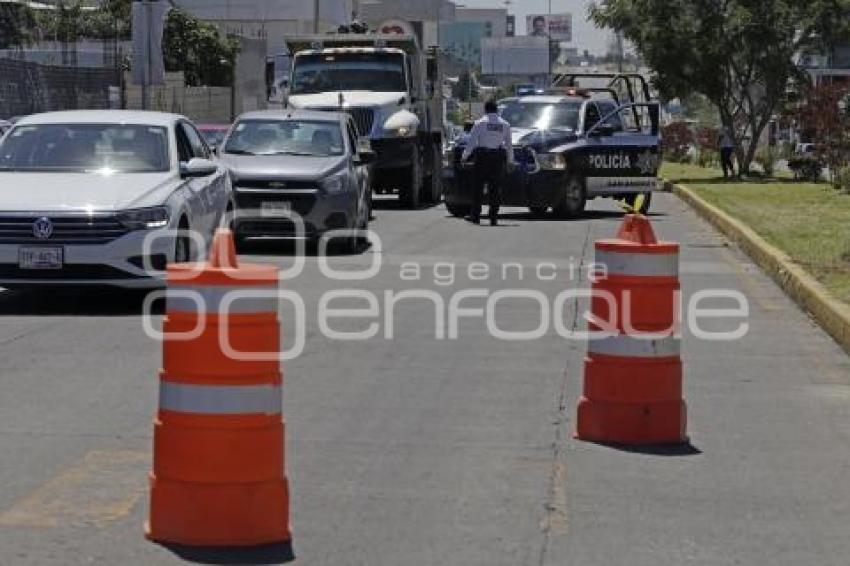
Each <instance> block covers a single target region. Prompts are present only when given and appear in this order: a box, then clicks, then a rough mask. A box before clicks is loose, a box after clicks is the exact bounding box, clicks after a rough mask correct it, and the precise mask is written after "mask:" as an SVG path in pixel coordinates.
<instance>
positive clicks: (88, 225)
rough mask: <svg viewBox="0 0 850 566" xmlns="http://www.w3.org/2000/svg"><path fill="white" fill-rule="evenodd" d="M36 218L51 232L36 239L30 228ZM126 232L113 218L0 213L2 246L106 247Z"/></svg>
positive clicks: (109, 216)
mask: <svg viewBox="0 0 850 566" xmlns="http://www.w3.org/2000/svg"><path fill="white" fill-rule="evenodd" d="M40 218H47V219H49V220H50V222H51V223H52V224H53V233H52V234H51V236H50V237H49V238H47V239H39V238H36V237H35V234H34V233H33V225H34V223H35V222H36V221H37V220H38V219H40ZM128 232H129V230H128V229H127V227H125V226H124V225H123V224H121V222H119V221H118V219H117V218H116V217H115V215H112V214H107V215H87V214H86V215H62V214H57V215H54V216H51V215H50V214H43V215H21V216H18V215H9V214H0V243H2V244H32V243H40V244H50V243H55V244H107V243H109V242H112V241H113V240H116V239H118V238H120V237H121V236H124V235H125V234H127V233H128Z"/></svg>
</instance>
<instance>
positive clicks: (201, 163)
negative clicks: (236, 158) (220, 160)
mask: <svg viewBox="0 0 850 566" xmlns="http://www.w3.org/2000/svg"><path fill="white" fill-rule="evenodd" d="M217 171H218V165H216V163H215V162H214V161H210V160H209V159H201V158H200V157H193V158H192V159H191V160H190V161H189V162H187V163H181V164H180V176H181V177H183V178H184V179H194V178H198V177H209V176H210V175H214V174H215V173H216V172H217Z"/></svg>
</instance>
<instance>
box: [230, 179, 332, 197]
mask: <svg viewBox="0 0 850 566" xmlns="http://www.w3.org/2000/svg"><path fill="white" fill-rule="evenodd" d="M234 188H236V189H240V188H244V189H272V190H279V191H280V192H281V194H286V191H290V190H319V184H318V183H317V182H315V181H271V180H267V179H245V180H241V179H240V180H237V181H236V182H235V183H234Z"/></svg>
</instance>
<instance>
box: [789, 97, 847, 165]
mask: <svg viewBox="0 0 850 566" xmlns="http://www.w3.org/2000/svg"><path fill="white" fill-rule="evenodd" d="M848 103H850V88H848V87H847V86H846V85H841V84H821V85H817V86H812V87H810V88H809V89H807V90H806V92H805V94H804V97H803V100H802V102H801V103H800V104H799V105H798V106H797V107H796V108H795V109H793V110H792V111H791V115H792V116H793V118H794V120H795V122H796V123H797V124H799V126H800V128H801V130H802V132H803V136H804V138H805V139H810V140H813V141H814V142H815V154H816V155H817V157H818V159H820V160H821V162H822V163H824V164H826V165H827V166H829V171H830V174H832V175H834V174H835V172H837V171H839V170H840V169H841V168H843V167H845V166H847V165H848V163H850V115H848V110H850V107H848Z"/></svg>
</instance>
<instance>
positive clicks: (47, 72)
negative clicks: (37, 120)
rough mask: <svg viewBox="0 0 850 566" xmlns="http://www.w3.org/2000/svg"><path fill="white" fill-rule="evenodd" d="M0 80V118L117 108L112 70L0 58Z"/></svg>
mask: <svg viewBox="0 0 850 566" xmlns="http://www.w3.org/2000/svg"><path fill="white" fill-rule="evenodd" d="M0 77H2V80H0V118H9V117H13V116H22V115H27V114H34V113H37V112H47V111H53V110H72V109H78V108H91V109H102V108H110V107H114V106H120V104H121V101H120V92H121V90H120V81H119V78H118V74H117V73H116V71H115V69H105V68H96V67H63V66H54V65H44V64H41V63H36V62H32V61H23V60H15V59H3V58H0ZM116 99H117V100H116Z"/></svg>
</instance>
